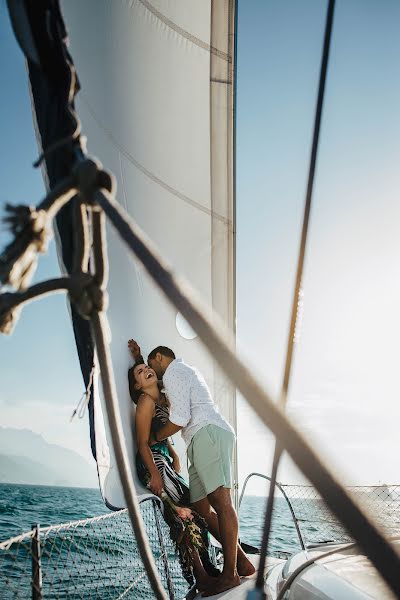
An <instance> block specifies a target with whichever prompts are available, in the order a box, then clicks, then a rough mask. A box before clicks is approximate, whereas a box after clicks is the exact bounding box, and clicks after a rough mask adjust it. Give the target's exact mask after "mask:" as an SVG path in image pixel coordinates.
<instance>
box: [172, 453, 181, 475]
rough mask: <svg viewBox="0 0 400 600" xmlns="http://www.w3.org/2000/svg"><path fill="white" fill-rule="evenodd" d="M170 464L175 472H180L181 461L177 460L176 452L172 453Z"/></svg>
mask: <svg viewBox="0 0 400 600" xmlns="http://www.w3.org/2000/svg"><path fill="white" fill-rule="evenodd" d="M172 466H173V467H174V470H175V471H176V472H177V473H180V472H181V461H180V460H179V456H178V455H177V454H174V456H173V457H172Z"/></svg>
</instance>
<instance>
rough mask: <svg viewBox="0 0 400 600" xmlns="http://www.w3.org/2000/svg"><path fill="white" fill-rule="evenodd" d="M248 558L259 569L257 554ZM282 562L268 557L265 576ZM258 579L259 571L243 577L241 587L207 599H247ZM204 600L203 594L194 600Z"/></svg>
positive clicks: (197, 595)
mask: <svg viewBox="0 0 400 600" xmlns="http://www.w3.org/2000/svg"><path fill="white" fill-rule="evenodd" d="M247 556H248V558H249V559H250V560H251V562H252V563H253V565H254V566H255V567H256V568H257V566H258V560H259V556H258V555H255V554H253V555H247ZM281 562H284V561H283V560H282V559H280V558H273V557H268V559H267V564H266V565H265V571H264V574H265V575H266V574H267V572H268V571H269V570H270V569H271V568H272V567H274V566H275V565H277V564H278V563H281ZM256 577H257V571H256V572H255V573H254V575H251V576H250V577H241V581H240V585H239V586H237V587H235V588H232V589H230V590H226V591H225V592H221V593H220V594H216V595H215V596H207V598H210V600H219V599H220V598H221V600H222V599H223V600H243V599H244V598H246V595H247V592H248V591H250V590H251V589H253V588H254V584H255V579H256ZM202 598H203V595H202V594H196V596H194V599H193V600H202Z"/></svg>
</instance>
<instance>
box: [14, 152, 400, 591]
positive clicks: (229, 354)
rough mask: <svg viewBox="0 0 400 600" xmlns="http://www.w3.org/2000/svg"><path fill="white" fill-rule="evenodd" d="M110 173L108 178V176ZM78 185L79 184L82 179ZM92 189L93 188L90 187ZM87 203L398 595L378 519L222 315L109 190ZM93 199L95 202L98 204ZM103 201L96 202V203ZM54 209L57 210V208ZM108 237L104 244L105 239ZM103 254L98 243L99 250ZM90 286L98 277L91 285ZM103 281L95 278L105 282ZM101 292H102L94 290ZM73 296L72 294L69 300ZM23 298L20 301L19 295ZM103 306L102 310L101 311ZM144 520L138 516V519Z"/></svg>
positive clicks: (142, 547)
mask: <svg viewBox="0 0 400 600" xmlns="http://www.w3.org/2000/svg"><path fill="white" fill-rule="evenodd" d="M85 163H86V167H85V165H84V164H81V165H79V171H80V173H81V176H82V173H83V172H84V170H85V168H86V169H88V170H89V169H91V170H92V167H93V164H95V163H93V161H91V160H89V159H88V160H87V161H85ZM105 179H106V177H103V180H105ZM78 187H80V184H79V183H78ZM86 189H87V188H86ZM87 200H88V203H89V204H88V205H89V206H90V207H93V208H92V210H95V211H96V210H98V207H101V208H102V209H103V211H104V213H105V214H106V216H107V217H108V218H109V220H110V221H111V223H112V224H113V226H114V227H115V229H116V230H117V232H118V234H119V235H120V237H121V238H122V240H123V241H124V242H125V243H126V245H127V246H128V248H129V249H130V250H131V251H132V252H133V254H135V255H136V257H137V258H138V259H139V260H140V261H141V262H142V264H143V265H144V267H145V269H146V270H147V272H148V273H149V275H150V276H151V278H152V279H153V280H154V281H155V283H156V285H157V286H158V287H159V288H160V289H161V291H162V292H163V293H164V295H165V297H166V298H167V300H168V301H169V302H170V303H171V304H172V305H173V306H174V307H175V308H176V309H177V310H179V311H180V312H181V313H182V315H183V316H184V318H185V319H186V320H187V321H188V323H189V324H190V326H191V327H192V328H193V329H194V330H195V331H196V332H197V334H198V335H199V338H200V339H201V341H202V342H203V343H204V344H205V346H206V347H207V349H208V350H209V352H210V353H211V354H212V355H213V356H214V358H215V359H216V361H217V363H218V364H219V366H220V367H221V368H222V370H223V371H224V372H225V373H226V374H227V375H228V376H229V377H230V379H231V381H232V382H233V384H234V385H235V386H236V387H237V388H238V390H239V391H240V392H241V393H242V394H243V396H244V397H245V398H247V401H248V403H249V404H250V405H251V406H252V407H253V409H254V410H255V411H256V413H257V414H258V416H259V417H260V419H261V420H262V421H263V423H264V424H265V425H266V426H267V427H268V428H269V429H270V430H271V431H272V432H273V433H274V434H275V435H276V437H277V438H278V439H279V440H280V442H281V444H282V447H283V448H285V449H286V450H287V451H288V452H289V454H290V455H291V457H292V459H293V460H294V462H295V463H296V464H297V466H298V467H299V468H300V470H301V471H302V472H303V473H304V474H305V476H306V477H307V478H308V479H309V480H310V482H311V483H312V484H313V485H314V486H315V488H316V489H317V490H318V491H319V492H320V494H321V495H322V496H323V498H324V500H325V502H326V504H327V505H328V507H329V508H330V509H331V511H332V512H333V513H334V514H335V515H336V516H337V517H338V519H339V520H340V521H341V522H342V523H343V525H344V526H345V527H346V528H347V529H348V531H349V532H350V533H351V535H353V537H354V538H355V539H356V540H357V541H358V542H359V544H360V546H361V547H362V548H363V549H364V551H365V553H366V555H367V556H368V557H369V558H370V559H371V561H372V562H373V563H374V565H375V566H376V568H377V569H378V570H379V572H380V573H381V575H382V577H383V578H384V579H385V581H386V582H387V584H388V585H389V587H390V588H391V589H392V590H393V592H394V593H395V594H397V595H398V596H399V597H400V581H399V578H398V571H399V568H400V559H399V557H398V555H397V552H396V550H395V549H394V548H393V547H392V545H391V544H390V542H388V540H387V539H386V538H385V536H384V535H382V533H380V531H379V530H378V528H377V527H376V526H375V524H374V523H372V522H371V521H370V519H369V518H368V517H367V515H366V514H365V513H364V512H363V510H361V509H360V508H359V507H358V506H357V505H356V503H355V502H354V500H353V499H352V498H351V497H350V496H349V495H348V493H347V492H346V490H345V489H344V488H343V486H342V485H341V484H340V483H339V482H338V481H337V480H336V479H335V477H334V476H333V474H332V473H331V472H330V470H329V469H328V468H327V467H326V466H324V464H323V463H322V461H321V459H320V458H319V456H318V454H317V453H316V452H315V451H314V450H313V449H312V448H311V447H310V446H309V444H308V443H307V442H306V441H305V440H304V439H303V437H302V435H301V434H300V432H299V431H298V430H297V429H296V428H295V427H294V426H293V425H292V423H291V422H290V421H289V419H288V417H286V416H285V415H284V413H283V412H282V411H281V409H280V408H279V407H277V406H276V405H275V403H274V402H273V400H272V399H271V397H270V396H269V395H268V394H267V393H266V392H265V391H264V389H263V388H262V387H261V385H260V384H259V383H258V382H257V381H256V379H255V378H254V375H253V372H252V371H250V370H249V369H248V368H247V367H246V366H245V365H244V364H243V363H242V362H241V361H240V360H239V359H238V358H237V356H236V354H235V351H234V344H233V341H232V342H231V343H229V342H227V340H230V337H231V334H230V332H229V331H227V330H226V328H225V327H224V326H223V324H222V323H221V322H220V320H219V318H218V317H217V316H215V315H214V316H213V318H212V319H211V318H208V317H206V316H205V315H206V314H208V312H209V311H208V309H207V307H205V306H204V305H203V304H202V303H200V302H199V301H198V300H196V299H195V293H194V292H193V290H192V289H191V288H190V286H189V285H188V284H187V283H186V282H184V281H182V280H181V279H180V278H179V277H178V276H176V275H175V274H174V273H173V271H172V269H171V267H170V266H169V265H167V264H166V262H165V261H163V260H162V259H161V258H160V256H159V255H158V253H157V252H156V250H155V248H154V245H153V244H152V243H151V242H150V241H149V240H147V238H146V236H145V235H144V234H143V232H142V231H141V230H140V229H139V227H138V226H137V225H136V223H134V222H133V221H132V220H131V219H130V217H129V215H127V214H126V212H125V211H124V209H123V208H122V206H121V205H120V204H118V202H117V201H116V200H115V199H114V198H113V196H112V194H110V192H109V191H108V190H107V189H100V190H99V189H98V190H97V191H94V192H93V195H92V197H91V198H90V199H89V198H87ZM93 204H94V206H93ZM96 205H97V206H96ZM49 210H53V207H51V208H50V209H49ZM99 241H102V242H103V244H104V240H99ZM93 250H94V252H98V251H99V248H97V247H96V248H94V249H93ZM91 283H92V282H91ZM103 283H104V282H101V281H100V282H99V281H98V282H97V284H100V286H101V285H103ZM95 288H96V289H97V293H98V295H99V296H100V298H101V297H102V296H103V294H102V290H101V289H99V285H97V286H95ZM95 295H96V294H95ZM71 300H72V301H74V299H73V298H71ZM17 301H18V300H17ZM99 304H100V305H101V306H102V308H100V307H99V305H98V304H97V303H96V302H94V303H93V308H92V314H91V315H87V317H89V318H90V319H91V322H92V327H93V331H94V335H95V338H96V345H97V349H98V356H99V362H100V361H101V365H100V367H101V372H102V382H103V386H104V394H105V397H106V406H107V411H108V419H109V423H110V428H111V429H112V439H113V445H114V448H115V453H116V460H117V466H118V469H119V472H120V476H121V481H123V486H124V493H125V498H126V501H127V504H128V510H129V514H130V517H131V521H132V525H133V529H134V532H135V535H136V537H137V541H138V547H139V551H140V554H141V557H142V560H143V562H144V564H145V567H146V570H148V574H149V579H150V582H151V585H152V587H153V590H154V592H155V594H156V596H155V597H156V598H162V599H163V600H165V593H164V590H163V589H162V588H161V584H160V587H159V586H158V585H157V583H158V582H159V579H158V575H157V573H156V571H155V568H154V560H153V557H152V556H150V554H149V548H148V546H147V540H146V534H145V532H144V527H143V522H142V520H141V517H140V515H139V516H138V506H137V499H136V495H135V489H134V484H133V481H132V476H131V473H130V469H129V464H128V461H127V453H126V446H125V439H124V436H123V433H122V427H121V417H120V414H119V406H118V402H117V399H116V395H115V383H114V379H113V374H112V367H111V364H110V357H109V349H108V346H107V344H106V342H105V339H104V331H103V330H104V326H105V323H106V317H105V315H104V313H103V312H102V310H104V307H105V304H104V302H100V303H99ZM98 311H100V312H98ZM137 517H138V518H137Z"/></svg>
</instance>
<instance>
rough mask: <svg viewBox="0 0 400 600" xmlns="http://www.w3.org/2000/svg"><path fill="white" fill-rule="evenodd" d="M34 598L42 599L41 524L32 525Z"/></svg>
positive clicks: (33, 599)
mask: <svg viewBox="0 0 400 600" xmlns="http://www.w3.org/2000/svg"><path fill="white" fill-rule="evenodd" d="M32 531H33V536H32V542H31V552H32V600H42V565H41V560H40V526H39V523H34V524H33V525H32Z"/></svg>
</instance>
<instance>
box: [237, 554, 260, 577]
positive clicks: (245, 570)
mask: <svg viewBox="0 0 400 600" xmlns="http://www.w3.org/2000/svg"><path fill="white" fill-rule="evenodd" d="M237 572H238V573H239V575H240V577H250V575H254V573H255V572H256V568H255V566H254V565H253V564H252V563H251V561H250V560H249V559H248V558H247V556H246V555H245V554H244V553H243V555H242V556H238V557H237Z"/></svg>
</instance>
